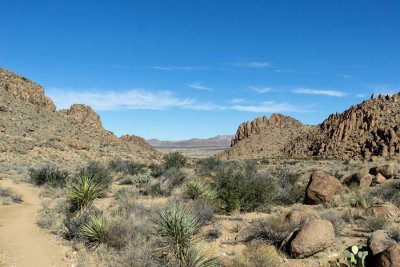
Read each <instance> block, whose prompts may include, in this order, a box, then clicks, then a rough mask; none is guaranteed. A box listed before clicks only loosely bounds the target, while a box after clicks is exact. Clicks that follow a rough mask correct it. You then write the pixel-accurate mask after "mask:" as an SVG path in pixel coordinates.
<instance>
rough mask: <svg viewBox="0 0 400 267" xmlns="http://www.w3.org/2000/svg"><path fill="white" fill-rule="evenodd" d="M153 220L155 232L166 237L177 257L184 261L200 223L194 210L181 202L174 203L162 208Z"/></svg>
mask: <svg viewBox="0 0 400 267" xmlns="http://www.w3.org/2000/svg"><path fill="white" fill-rule="evenodd" d="M153 222H154V230H155V234H157V235H159V236H161V237H164V238H166V239H167V240H168V241H169V243H170V244H171V245H172V247H173V250H174V254H175V256H176V257H177V259H178V260H179V261H180V262H184V261H185V255H186V252H187V251H188V250H189V248H190V247H191V245H192V242H193V241H194V234H195V233H196V231H197V229H198V227H199V225H200V224H199V220H198V218H197V217H196V215H195V214H194V212H193V211H192V210H191V209H189V208H187V207H185V206H183V205H181V204H174V205H172V206H169V207H168V208H166V209H165V210H161V211H160V212H159V213H158V214H157V215H156V217H155V218H153Z"/></svg>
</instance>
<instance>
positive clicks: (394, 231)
mask: <svg viewBox="0 0 400 267" xmlns="http://www.w3.org/2000/svg"><path fill="white" fill-rule="evenodd" d="M388 233H389V236H390V237H391V238H392V239H393V240H395V241H396V242H398V243H399V242H400V226H397V225H396V226H392V227H390V228H389V229H388Z"/></svg>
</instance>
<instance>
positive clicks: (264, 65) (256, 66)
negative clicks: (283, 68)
mask: <svg viewBox="0 0 400 267" xmlns="http://www.w3.org/2000/svg"><path fill="white" fill-rule="evenodd" d="M229 65H231V66H233V67H240V68H250V69H262V68H267V67H271V64H270V63H268V62H235V63H232V64H229Z"/></svg>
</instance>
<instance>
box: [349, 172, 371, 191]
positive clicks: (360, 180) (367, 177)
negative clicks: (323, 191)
mask: <svg viewBox="0 0 400 267" xmlns="http://www.w3.org/2000/svg"><path fill="white" fill-rule="evenodd" d="M343 183H344V184H346V185H352V184H355V185H358V186H359V187H361V188H368V187H369V186H370V185H371V183H372V176H371V174H369V173H368V172H357V173H354V174H352V175H350V176H349V177H347V178H345V179H344V181H343Z"/></svg>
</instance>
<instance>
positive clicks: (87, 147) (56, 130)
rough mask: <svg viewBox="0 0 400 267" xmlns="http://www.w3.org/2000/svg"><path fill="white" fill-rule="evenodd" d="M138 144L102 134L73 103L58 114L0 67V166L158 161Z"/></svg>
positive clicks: (38, 91) (94, 118)
mask: <svg viewBox="0 0 400 267" xmlns="http://www.w3.org/2000/svg"><path fill="white" fill-rule="evenodd" d="M138 140H139V138H131V139H129V140H127V139H126V138H121V139H120V138H118V137H116V136H115V135H114V134H113V133H112V132H110V131H107V130H105V129H104V128H103V126H102V123H101V121H100V118H99V116H98V115H97V114H96V113H95V112H94V111H93V110H92V109H91V108H90V107H88V106H85V105H79V104H75V105H73V106H71V108H70V109H67V110H61V111H56V106H55V105H54V103H53V101H52V100H51V99H49V98H48V97H46V96H45V94H44V89H43V88H42V87H41V86H40V85H38V84H36V83H34V82H32V81H30V80H28V79H27V78H25V77H23V76H20V75H18V74H15V73H12V72H10V71H8V70H5V69H3V68H0V163H2V164H13V163H15V162H18V165H20V166H21V165H22V166H27V167H30V166H34V165H37V164H44V163H55V164H59V165H65V164H67V165H74V164H83V163H85V162H87V161H90V160H100V161H107V160H110V159H112V158H122V159H132V160H137V161H140V162H150V161H159V160H160V159H161V154H160V153H159V152H156V151H155V150H154V149H153V148H152V147H151V146H150V145H148V144H147V143H146V142H145V141H144V140H143V139H141V140H140V141H138Z"/></svg>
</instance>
